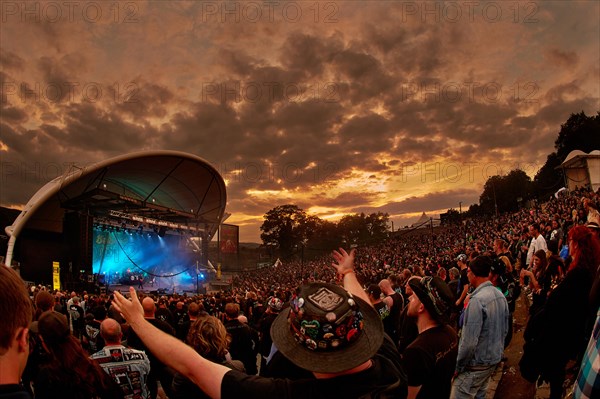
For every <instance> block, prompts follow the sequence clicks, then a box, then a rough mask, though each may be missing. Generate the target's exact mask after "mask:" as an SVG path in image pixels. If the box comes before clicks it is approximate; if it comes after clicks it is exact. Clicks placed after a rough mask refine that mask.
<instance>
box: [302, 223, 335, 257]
mask: <svg viewBox="0 0 600 399" xmlns="http://www.w3.org/2000/svg"><path fill="white" fill-rule="evenodd" d="M341 246H342V238H341V236H340V234H339V229H338V225H337V224H336V223H334V222H330V221H328V220H322V219H319V218H316V221H315V223H314V230H313V231H312V234H311V235H310V237H309V238H308V242H307V243H306V249H307V252H306V253H305V257H307V258H310V257H311V255H322V254H323V253H328V252H330V251H332V250H334V249H338V248H339V247H341Z"/></svg>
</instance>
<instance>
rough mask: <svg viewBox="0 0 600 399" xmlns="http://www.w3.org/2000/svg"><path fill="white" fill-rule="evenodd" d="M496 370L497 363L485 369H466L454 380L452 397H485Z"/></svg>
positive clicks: (454, 398) (481, 398)
mask: <svg viewBox="0 0 600 399" xmlns="http://www.w3.org/2000/svg"><path fill="white" fill-rule="evenodd" d="M494 371H496V365H493V366H490V367H489V368H487V369H485V370H477V371H473V370H469V371H467V370H465V371H463V372H462V373H460V374H459V375H458V376H457V377H456V378H455V379H454V381H453V382H452V390H451V391H450V399H463V398H465V399H466V398H468V399H473V398H477V399H484V398H485V394H486V392H487V388H488V383H489V381H490V377H491V376H492V374H494Z"/></svg>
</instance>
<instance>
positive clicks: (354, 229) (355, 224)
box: [338, 212, 389, 245]
mask: <svg viewBox="0 0 600 399" xmlns="http://www.w3.org/2000/svg"><path fill="white" fill-rule="evenodd" d="M388 222H389V215H388V214H387V213H382V212H377V213H371V214H370V215H365V214H364V213H361V214H360V215H359V214H352V215H345V216H344V217H342V219H341V220H340V221H339V222H338V230H339V233H340V235H341V237H342V240H343V241H344V243H345V244H346V245H353V244H366V243H370V242H374V241H380V240H382V239H384V238H386V237H387V232H388Z"/></svg>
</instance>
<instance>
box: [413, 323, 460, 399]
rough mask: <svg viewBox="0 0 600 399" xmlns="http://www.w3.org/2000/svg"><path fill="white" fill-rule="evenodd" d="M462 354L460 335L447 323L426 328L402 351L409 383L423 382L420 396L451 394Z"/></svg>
mask: <svg viewBox="0 0 600 399" xmlns="http://www.w3.org/2000/svg"><path fill="white" fill-rule="evenodd" d="M457 356H458V337H457V335H456V332H455V331H454V330H453V329H452V328H450V327H448V326H447V325H443V326H438V327H433V328H430V329H429V330H426V331H423V332H422V333H421V334H419V336H418V337H417V339H415V340H414V341H413V342H412V343H411V344H410V345H409V346H408V347H407V348H406V349H405V350H404V353H403V354H402V364H403V366H404V370H405V371H406V374H407V377H408V385H409V386H419V385H421V390H420V391H419V394H418V395H417V398H418V399H426V398H431V399H437V398H447V397H449V396H450V387H451V380H452V376H453V374H454V369H455V367H456V358H457Z"/></svg>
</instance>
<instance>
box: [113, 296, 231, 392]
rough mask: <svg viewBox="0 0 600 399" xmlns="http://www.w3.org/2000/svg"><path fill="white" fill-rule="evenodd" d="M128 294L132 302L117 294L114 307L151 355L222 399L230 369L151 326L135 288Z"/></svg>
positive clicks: (205, 390)
mask: <svg viewBox="0 0 600 399" xmlns="http://www.w3.org/2000/svg"><path fill="white" fill-rule="evenodd" d="M129 292H130V293H131V301H129V300H128V299H126V298H125V297H124V296H123V295H121V294H120V293H119V292H115V300H114V302H113V304H114V306H115V308H116V309H117V310H118V311H119V312H121V314H122V315H123V317H125V320H127V322H128V323H129V325H130V326H131V328H133V330H134V331H135V333H136V334H137V335H138V337H140V339H141V340H142V341H143V342H144V344H145V345H146V347H147V348H148V349H149V350H150V351H151V352H152V354H153V355H155V356H156V357H157V358H158V359H159V360H160V361H161V362H163V363H164V364H166V365H167V366H169V367H172V368H173V369H175V370H177V371H179V372H180V373H181V374H183V375H184V376H186V377H187V378H189V379H190V380H192V381H193V382H194V383H195V384H196V385H198V386H199V387H200V388H201V389H202V390H203V391H204V392H205V393H206V394H207V395H208V396H210V397H211V398H215V399H219V398H221V382H222V381H223V376H224V375H225V374H226V373H227V372H228V371H229V369H228V368H227V367H225V366H222V365H220V364H216V363H213V362H211V361H209V360H206V359H205V358H203V357H202V356H200V355H199V354H198V353H197V352H196V351H195V350H194V349H192V348H191V347H189V346H187V345H186V344H184V343H183V342H181V341H180V340H178V339H177V338H175V337H173V336H171V335H169V334H166V333H164V332H162V331H161V330H159V329H158V328H156V327H154V326H153V325H152V324H150V323H149V322H148V321H147V320H146V319H145V318H144V312H143V310H142V304H141V303H140V301H139V299H138V297H137V294H136V292H135V289H134V288H133V287H130V288H129Z"/></svg>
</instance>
